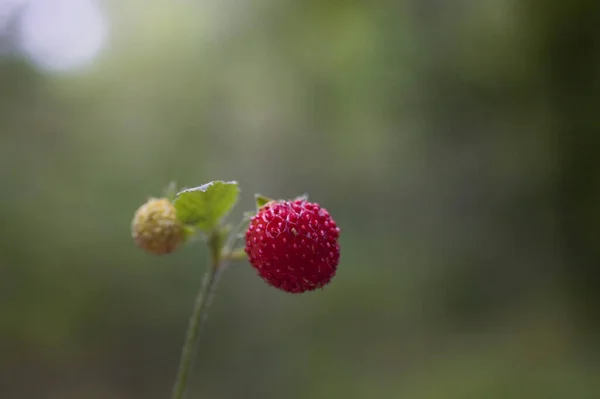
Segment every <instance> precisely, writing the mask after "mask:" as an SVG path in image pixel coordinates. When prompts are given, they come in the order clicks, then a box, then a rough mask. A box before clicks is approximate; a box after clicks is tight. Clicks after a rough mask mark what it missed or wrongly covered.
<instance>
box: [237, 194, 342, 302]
mask: <svg viewBox="0 0 600 399" xmlns="http://www.w3.org/2000/svg"><path fill="white" fill-rule="evenodd" d="M339 236H340V229H339V228H338V227H337V225H336V223H335V222H334V220H333V219H332V218H331V216H330V215H329V212H327V211H326V210H325V209H323V208H321V207H320V206H319V205H318V204H315V203H311V202H307V201H305V200H296V201H277V202H270V203H268V204H266V205H265V206H263V207H262V208H261V209H260V210H259V211H258V213H257V214H256V216H254V217H253V218H252V219H251V220H250V225H249V226H248V230H247V231H246V253H247V254H248V258H249V260H250V263H251V264H252V266H253V267H254V268H255V269H256V270H257V271H258V274H259V275H260V276H261V277H262V278H263V280H265V281H266V282H267V283H268V284H270V285H272V286H274V287H276V288H279V289H281V290H283V291H286V292H291V293H301V292H305V291H312V290H315V289H317V288H321V287H323V286H325V285H326V284H328V283H329V282H330V281H331V279H332V278H333V276H334V275H335V272H336V270H337V266H338V263H339V261H340V246H339V244H338V238H339Z"/></svg>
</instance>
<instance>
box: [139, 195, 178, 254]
mask: <svg viewBox="0 0 600 399" xmlns="http://www.w3.org/2000/svg"><path fill="white" fill-rule="evenodd" d="M131 234H132V236H133V239H134V240H135V242H136V244H137V245H138V246H139V247H141V248H143V249H144V250H146V251H147V252H149V253H151V254H154V255H166V254H169V253H171V252H173V251H175V249H176V248H177V247H178V246H179V244H181V243H182V242H183V241H184V237H185V233H184V228H183V224H182V223H181V222H180V221H179V220H178V219H177V211H176V210H175V206H174V205H173V203H171V201H169V200H168V199H167V198H150V199H149V200H148V202H146V203H145V204H144V205H142V206H141V207H140V208H139V209H138V210H137V211H136V212H135V215H134V217H133V221H132V222H131Z"/></svg>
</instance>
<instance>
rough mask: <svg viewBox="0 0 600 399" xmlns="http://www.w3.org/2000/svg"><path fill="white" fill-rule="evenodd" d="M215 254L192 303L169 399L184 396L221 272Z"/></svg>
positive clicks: (218, 260)
mask: <svg viewBox="0 0 600 399" xmlns="http://www.w3.org/2000/svg"><path fill="white" fill-rule="evenodd" d="M211 249H213V248H211ZM215 253H216V252H215V251H211V262H210V264H209V265H208V268H207V270H206V273H205V275H204V280H203V282H202V287H201V288H200V291H198V295H197V296H196V302H195V303H194V310H193V311H192V315H191V317H190V322H189V325H188V329H187V333H186V337H185V343H184V344H183V350H182V353H181V360H180V362H179V370H178V372H177V379H176V380H175V386H174V387H173V395H172V396H171V399H182V398H183V396H184V394H185V390H186V387H187V382H188V377H189V375H190V372H191V369H192V362H193V360H194V355H195V353H196V345H197V343H198V335H199V333H200V326H201V325H202V322H203V321H204V320H205V319H206V316H207V313H208V312H207V311H208V308H209V306H210V303H211V301H212V297H213V295H214V292H215V288H216V286H217V283H218V281H219V278H220V275H221V270H219V269H220V266H221V265H220V256H219V255H218V254H217V255H215Z"/></svg>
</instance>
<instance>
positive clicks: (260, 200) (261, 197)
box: [254, 194, 274, 209]
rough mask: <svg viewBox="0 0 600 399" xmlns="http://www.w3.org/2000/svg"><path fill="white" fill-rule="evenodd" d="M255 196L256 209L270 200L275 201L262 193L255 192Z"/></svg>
mask: <svg viewBox="0 0 600 399" xmlns="http://www.w3.org/2000/svg"><path fill="white" fill-rule="evenodd" d="M254 198H255V199H256V209H260V208H262V207H263V206H265V205H266V204H268V203H269V202H271V201H274V200H273V199H272V198H269V197H265V196H264V195H260V194H254Z"/></svg>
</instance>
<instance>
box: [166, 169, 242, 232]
mask: <svg viewBox="0 0 600 399" xmlns="http://www.w3.org/2000/svg"><path fill="white" fill-rule="evenodd" d="M239 193H240V189H239V187H238V184H237V182H236V181H229V182H225V181H213V182H210V183H207V184H204V185H202V186H200V187H195V188H189V189H187V190H183V191H181V192H179V193H178V194H177V198H175V201H174V205H175V209H177V218H178V219H179V220H181V221H182V222H183V223H184V224H186V225H191V226H195V227H197V228H198V229H200V230H202V231H204V232H206V233H208V232H210V231H212V230H213V229H214V228H215V227H217V226H218V225H219V224H220V223H221V220H222V219H223V218H224V217H225V216H227V214H228V213H229V211H230V210H231V208H233V206H234V205H235V203H236V202H237V200H238V196H239Z"/></svg>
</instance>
